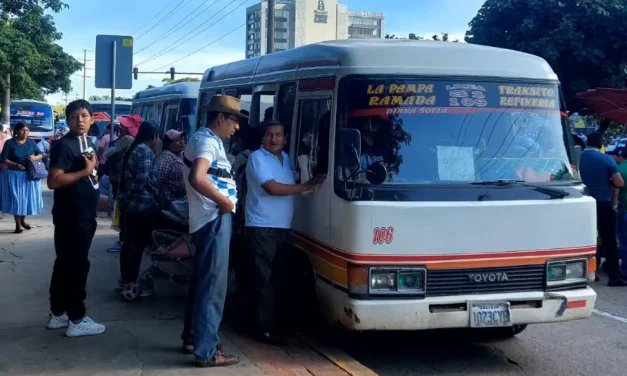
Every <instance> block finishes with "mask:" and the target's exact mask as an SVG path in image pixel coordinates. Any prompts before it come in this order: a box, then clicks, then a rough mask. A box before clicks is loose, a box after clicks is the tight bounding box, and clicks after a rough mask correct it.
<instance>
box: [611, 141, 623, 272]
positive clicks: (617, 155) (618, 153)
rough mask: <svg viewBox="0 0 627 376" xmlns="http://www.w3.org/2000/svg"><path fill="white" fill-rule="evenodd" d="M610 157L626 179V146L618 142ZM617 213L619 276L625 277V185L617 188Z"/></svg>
mask: <svg viewBox="0 0 627 376" xmlns="http://www.w3.org/2000/svg"><path fill="white" fill-rule="evenodd" d="M612 157H613V158H614V160H615V161H616V163H617V164H618V169H619V171H620V174H621V176H622V177H623V180H625V181H627V146H626V145H624V144H620V145H618V146H617V147H616V149H615V150H614V152H613V153H612ZM616 208H617V211H618V213H617V215H618V226H617V232H618V246H619V248H618V249H619V250H620V258H621V263H620V274H621V278H623V279H625V278H627V187H626V186H623V187H622V188H620V189H619V190H618V202H617V206H616Z"/></svg>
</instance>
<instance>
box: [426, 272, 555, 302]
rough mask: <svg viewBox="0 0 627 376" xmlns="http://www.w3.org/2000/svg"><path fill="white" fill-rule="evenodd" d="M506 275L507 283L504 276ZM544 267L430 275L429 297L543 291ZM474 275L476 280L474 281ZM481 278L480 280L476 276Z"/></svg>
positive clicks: (434, 273)
mask: <svg viewBox="0 0 627 376" xmlns="http://www.w3.org/2000/svg"><path fill="white" fill-rule="evenodd" d="M503 273H505V274H507V280H505V278H504V274H503ZM544 273H545V266H544V265H525V266H511V267H500V268H480V269H447V270H429V271H428V272H427V292H426V295H427V296H450V295H464V294H489V293H507V292H520V291H544V282H545V277H544ZM471 275H472V278H474V280H471ZM477 275H479V276H477Z"/></svg>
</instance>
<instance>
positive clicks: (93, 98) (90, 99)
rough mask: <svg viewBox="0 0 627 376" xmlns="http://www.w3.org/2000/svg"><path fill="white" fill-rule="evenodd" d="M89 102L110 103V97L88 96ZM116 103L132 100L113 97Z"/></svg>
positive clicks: (130, 99) (131, 99)
mask: <svg viewBox="0 0 627 376" xmlns="http://www.w3.org/2000/svg"><path fill="white" fill-rule="evenodd" d="M87 99H88V100H89V101H90V102H97V101H110V100H111V96H110V95H106V94H105V95H90V96H89V98H87ZM115 100H116V101H124V102H132V101H133V98H127V97H115Z"/></svg>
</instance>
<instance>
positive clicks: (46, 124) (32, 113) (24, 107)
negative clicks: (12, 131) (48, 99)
mask: <svg viewBox="0 0 627 376" xmlns="http://www.w3.org/2000/svg"><path fill="white" fill-rule="evenodd" d="M10 122H11V126H12V127H13V126H15V124H17V123H18V122H22V123H25V124H26V125H28V127H29V130H30V131H31V132H52V131H53V130H54V116H53V114H52V107H50V106H48V105H46V104H44V103H20V102H11V111H10Z"/></svg>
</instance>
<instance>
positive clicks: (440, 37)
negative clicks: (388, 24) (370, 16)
mask: <svg viewBox="0 0 627 376" xmlns="http://www.w3.org/2000/svg"><path fill="white" fill-rule="evenodd" d="M385 39H411V40H424V39H425V38H424V37H421V36H418V35H416V34H414V33H409V35H408V36H407V38H399V37H397V36H396V35H395V34H385ZM431 39H432V40H434V41H437V42H455V43H457V42H459V40H458V39H455V40H453V41H452V40H450V38H449V35H448V33H441V34H440V35H437V34H436V35H433V36H431Z"/></svg>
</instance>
